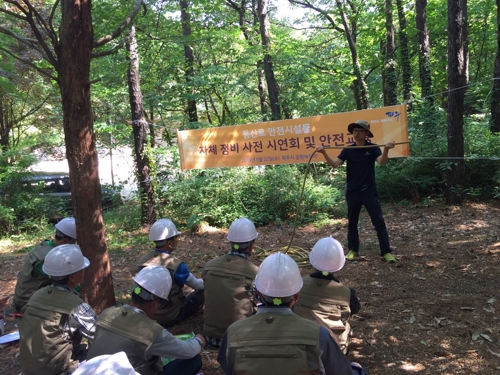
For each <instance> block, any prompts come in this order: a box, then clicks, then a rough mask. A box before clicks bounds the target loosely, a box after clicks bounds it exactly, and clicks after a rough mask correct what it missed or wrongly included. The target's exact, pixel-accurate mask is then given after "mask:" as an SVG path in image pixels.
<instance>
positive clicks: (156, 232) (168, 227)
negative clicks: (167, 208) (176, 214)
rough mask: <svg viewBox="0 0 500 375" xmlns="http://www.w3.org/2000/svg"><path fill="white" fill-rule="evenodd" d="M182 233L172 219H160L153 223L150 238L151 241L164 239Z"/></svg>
mask: <svg viewBox="0 0 500 375" xmlns="http://www.w3.org/2000/svg"><path fill="white" fill-rule="evenodd" d="M179 234H181V232H179V231H178V230H177V228H176V227H175V224H174V223H173V222H172V220H170V219H160V220H158V221H156V222H155V223H154V224H153V225H151V229H150V230H149V239H150V240H151V241H162V240H166V239H167V238H171V237H174V236H177V235H179Z"/></svg>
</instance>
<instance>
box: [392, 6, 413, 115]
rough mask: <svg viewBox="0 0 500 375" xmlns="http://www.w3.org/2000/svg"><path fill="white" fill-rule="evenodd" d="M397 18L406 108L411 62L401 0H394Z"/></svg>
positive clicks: (409, 94) (409, 87) (408, 98)
mask: <svg viewBox="0 0 500 375" xmlns="http://www.w3.org/2000/svg"><path fill="white" fill-rule="evenodd" d="M396 4H397V8H398V20H399V32H398V34H399V51H400V52H399V53H400V56H401V71H402V74H403V100H405V101H406V102H407V103H408V109H409V110H410V111H411V107H412V93H411V63H410V48H409V47H408V34H407V33H406V16H405V12H404V8H403V1H402V0H396Z"/></svg>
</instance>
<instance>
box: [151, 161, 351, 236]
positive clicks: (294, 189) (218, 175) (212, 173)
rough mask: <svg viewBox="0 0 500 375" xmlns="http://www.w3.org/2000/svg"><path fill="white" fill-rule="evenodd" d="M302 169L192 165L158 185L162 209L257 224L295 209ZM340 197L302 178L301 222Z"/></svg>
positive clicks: (188, 217) (215, 221)
mask: <svg viewBox="0 0 500 375" xmlns="http://www.w3.org/2000/svg"><path fill="white" fill-rule="evenodd" d="M303 178H304V175H303V174H302V173H301V172H300V171H299V169H298V168H297V167H296V166H288V165H284V166H268V167H265V168H264V167H262V168H231V169H219V170H204V171H191V172H189V173H186V174H185V175H184V178H183V179H181V180H175V181H170V182H169V183H167V184H166V185H163V190H162V191H161V192H160V198H161V206H162V207H165V209H166V210H167V211H166V212H165V215H162V216H169V217H175V218H176V219H177V220H179V221H184V222H185V223H186V225H187V226H189V227H193V226H196V225H198V224H200V223H201V222H202V221H206V222H208V223H209V224H211V225H214V226H222V227H228V226H229V225H230V224H231V222H232V221H233V220H235V219H237V218H238V217H242V216H245V217H248V218H249V219H251V220H252V221H254V222H255V224H256V225H266V224H268V223H270V222H275V221H284V220H288V219H290V218H291V217H293V216H294V215H295V213H296V210H297V206H298V202H299V197H300V191H301V188H302V182H303ZM342 200H343V198H342V197H341V193H340V192H339V190H338V189H336V188H334V187H332V186H328V185H325V184H321V183H318V182H315V181H314V180H313V178H312V177H311V176H309V177H308V179H307V181H306V186H305V190H304V196H303V198H302V204H301V210H300V213H299V215H300V218H301V219H302V220H303V222H304V221H306V222H309V221H313V220H316V219H317V218H321V219H323V218H324V216H321V215H325V214H332V213H333V212H334V209H335V208H336V207H337V206H338V204H339V202H341V201H342Z"/></svg>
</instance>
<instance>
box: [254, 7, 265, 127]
mask: <svg viewBox="0 0 500 375" xmlns="http://www.w3.org/2000/svg"><path fill="white" fill-rule="evenodd" d="M256 1H258V0H252V15H253V26H254V28H256V26H257V24H258V23H259V12H258V9H257V8H258V6H257V4H256ZM256 68H257V81H258V84H257V89H258V90H259V102H260V113H261V114H262V121H269V106H268V105H267V95H266V89H267V88H266V75H265V73H264V60H262V59H259V60H257V64H256Z"/></svg>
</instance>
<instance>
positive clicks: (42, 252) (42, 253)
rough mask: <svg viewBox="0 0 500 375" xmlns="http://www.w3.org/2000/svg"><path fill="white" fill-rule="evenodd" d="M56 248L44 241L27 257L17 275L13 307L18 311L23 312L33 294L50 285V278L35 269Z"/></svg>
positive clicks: (51, 243) (49, 242) (50, 242)
mask: <svg viewBox="0 0 500 375" xmlns="http://www.w3.org/2000/svg"><path fill="white" fill-rule="evenodd" d="M54 246H55V245H54V243H53V242H52V241H48V240H45V241H42V242H40V243H39V244H38V245H36V246H35V248H34V249H33V251H31V252H30V253H29V254H28V256H27V257H26V260H25V261H24V264H23V268H22V269H21V271H19V273H18V274H17V283H16V289H15V290H14V299H13V303H12V305H13V307H14V308H15V309H16V310H17V311H21V309H22V308H23V307H24V306H25V305H26V304H27V303H28V300H29V299H30V298H31V296H32V295H33V293H35V292H36V291H37V290H38V289H40V288H41V287H43V286H46V285H48V284H50V279H49V277H48V276H47V275H41V274H39V273H38V272H37V271H36V270H35V267H36V266H37V264H39V263H40V262H43V261H44V260H45V257H46V256H47V254H48V253H49V251H50V250H52V249H53V248H54Z"/></svg>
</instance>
